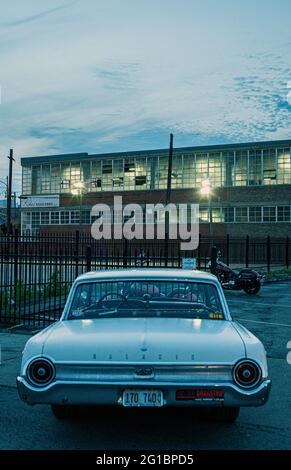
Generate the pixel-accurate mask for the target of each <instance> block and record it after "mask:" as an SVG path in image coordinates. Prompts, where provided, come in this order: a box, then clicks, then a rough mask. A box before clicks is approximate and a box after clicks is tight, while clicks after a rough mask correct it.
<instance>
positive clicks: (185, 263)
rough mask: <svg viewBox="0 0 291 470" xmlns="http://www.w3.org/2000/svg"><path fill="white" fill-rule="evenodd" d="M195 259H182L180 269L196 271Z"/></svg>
mask: <svg viewBox="0 0 291 470" xmlns="http://www.w3.org/2000/svg"><path fill="white" fill-rule="evenodd" d="M196 265H197V263H196V258H182V269H196Z"/></svg>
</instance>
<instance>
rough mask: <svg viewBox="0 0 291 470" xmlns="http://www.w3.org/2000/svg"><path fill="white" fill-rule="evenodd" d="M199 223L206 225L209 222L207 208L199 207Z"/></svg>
mask: <svg viewBox="0 0 291 470" xmlns="http://www.w3.org/2000/svg"><path fill="white" fill-rule="evenodd" d="M199 222H202V223H207V222H209V210H208V208H207V209H206V208H201V207H199Z"/></svg>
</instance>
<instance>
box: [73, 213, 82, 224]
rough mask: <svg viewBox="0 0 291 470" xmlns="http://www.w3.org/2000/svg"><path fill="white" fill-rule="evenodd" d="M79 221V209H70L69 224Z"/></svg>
mask: <svg viewBox="0 0 291 470" xmlns="http://www.w3.org/2000/svg"><path fill="white" fill-rule="evenodd" d="M79 223H80V211H71V224H79Z"/></svg>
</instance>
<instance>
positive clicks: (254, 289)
mask: <svg viewBox="0 0 291 470" xmlns="http://www.w3.org/2000/svg"><path fill="white" fill-rule="evenodd" d="M260 289H261V283H260V282H255V284H252V285H250V286H246V287H244V291H245V293H246V294H248V295H256V294H257V293H258V292H259V290H260Z"/></svg>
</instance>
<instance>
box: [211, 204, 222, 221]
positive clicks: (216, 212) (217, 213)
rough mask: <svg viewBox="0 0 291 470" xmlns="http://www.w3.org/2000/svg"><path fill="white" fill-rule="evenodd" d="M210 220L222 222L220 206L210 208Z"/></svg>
mask: <svg viewBox="0 0 291 470" xmlns="http://www.w3.org/2000/svg"><path fill="white" fill-rule="evenodd" d="M212 222H214V223H220V222H223V220H222V213H221V210H220V207H213V208H212Z"/></svg>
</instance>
